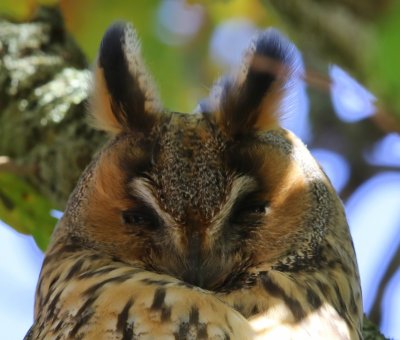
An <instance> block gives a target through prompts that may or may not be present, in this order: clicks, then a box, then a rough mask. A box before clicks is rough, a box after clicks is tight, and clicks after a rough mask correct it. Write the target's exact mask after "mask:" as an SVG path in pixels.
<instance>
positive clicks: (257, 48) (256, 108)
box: [200, 29, 302, 136]
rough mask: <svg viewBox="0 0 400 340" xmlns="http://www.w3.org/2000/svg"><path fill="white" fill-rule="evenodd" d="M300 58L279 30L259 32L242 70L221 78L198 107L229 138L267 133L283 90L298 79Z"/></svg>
mask: <svg viewBox="0 0 400 340" xmlns="http://www.w3.org/2000/svg"><path fill="white" fill-rule="evenodd" d="M301 65H302V60H301V55H300V53H299V52H298V50H297V48H296V47H295V45H294V44H293V43H292V42H291V41H289V40H288V39H287V38H286V37H285V36H284V35H282V34H281V33H280V32H279V31H278V30H275V29H268V30H266V31H264V32H262V33H261V34H260V35H259V36H258V37H257V39H256V40H255V41H253V43H252V45H251V47H250V48H249V49H248V50H247V52H246V54H245V56H244V60H243V64H242V67H241V70H240V71H239V72H238V73H237V74H236V75H235V76H226V77H223V78H221V79H220V80H219V81H218V82H217V83H216V84H215V85H214V87H213V89H212V91H211V94H210V97H209V98H208V99H207V100H206V101H204V102H203V103H201V104H200V108H201V110H202V111H208V112H209V113H213V115H214V118H215V120H216V122H217V124H218V125H219V126H220V128H221V129H222V130H223V131H225V132H226V133H227V134H229V135H231V136H236V135H241V134H247V133H250V132H252V131H266V130H269V129H271V128H273V127H274V126H276V125H277V124H278V118H279V106H280V104H281V102H282V97H283V96H284V92H285V91H283V90H284V88H285V86H286V85H287V84H288V83H289V82H291V81H292V79H293V77H301V76H302V75H301V68H302V67H301Z"/></svg>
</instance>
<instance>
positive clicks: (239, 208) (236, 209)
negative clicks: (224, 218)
mask: <svg viewBox="0 0 400 340" xmlns="http://www.w3.org/2000/svg"><path fill="white" fill-rule="evenodd" d="M267 208H268V202H267V201H265V200H261V199H259V198H257V197H255V195H254V194H250V195H246V196H245V197H242V198H240V199H239V200H238V201H237V202H236V203H235V205H234V206H233V209H232V211H231V214H230V217H229V222H230V223H232V224H247V223H256V222H260V221H261V219H262V218H263V217H264V216H265V214H266V212H267Z"/></svg>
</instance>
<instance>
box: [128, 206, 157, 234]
mask: <svg viewBox="0 0 400 340" xmlns="http://www.w3.org/2000/svg"><path fill="white" fill-rule="evenodd" d="M121 218H122V222H123V223H124V224H125V225H128V226H133V227H141V228H146V229H149V230H155V229H157V228H159V227H160V226H161V221H160V218H159V217H158V215H157V213H156V212H155V211H154V210H153V209H152V208H150V207H149V206H147V205H145V204H137V205H136V206H135V207H134V208H131V209H128V210H124V211H122V213H121Z"/></svg>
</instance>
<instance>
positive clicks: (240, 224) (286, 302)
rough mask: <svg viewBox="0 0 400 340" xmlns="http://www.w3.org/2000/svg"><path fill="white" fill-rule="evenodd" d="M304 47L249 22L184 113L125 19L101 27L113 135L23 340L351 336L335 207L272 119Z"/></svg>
mask: <svg viewBox="0 0 400 340" xmlns="http://www.w3.org/2000/svg"><path fill="white" fill-rule="evenodd" d="M299 58H300V57H299V52H298V51H297V49H296V48H295V46H294V45H293V44H292V43H291V42H290V41H289V40H288V39H287V38H286V37H284V36H283V35H282V34H281V33H280V32H278V31H277V30H274V29H269V30H266V31H264V32H262V33H260V34H259V35H258V37H257V38H256V39H255V40H254V41H253V43H252V44H251V46H250V47H249V49H248V50H247V52H246V53H245V54H244V57H243V63H242V66H241V68H240V70H238V72H237V73H235V74H231V75H228V76H225V77H222V78H221V79H220V80H219V81H217V82H216V84H215V85H214V86H213V88H212V89H211V93H210V95H209V96H208V98H206V99H204V100H203V101H201V102H200V104H199V106H198V108H197V109H196V110H195V112H194V113H192V114H182V113H178V112H172V111H169V110H166V109H164V108H163V106H162V105H161V103H160V101H159V99H158V97H157V94H156V91H155V88H154V86H153V83H152V80H151V78H150V76H149V75H148V74H147V73H146V70H145V66H144V63H143V61H142V59H141V56H140V44H139V42H138V40H137V37H136V33H135V30H134V29H133V28H132V27H131V26H130V25H128V24H125V23H121V22H119V23H115V24H114V25H112V26H111V27H110V28H109V29H108V31H107V32H106V34H105V36H104V38H103V40H102V43H101V46H100V49H99V54H98V58H97V62H96V66H95V70H94V75H93V78H94V80H93V89H92V95H91V103H90V116H91V118H92V121H93V123H94V124H95V125H96V127H97V128H100V129H102V130H105V131H107V132H108V133H109V134H110V135H111V138H110V141H109V142H108V143H107V145H106V146H104V148H103V149H102V150H101V151H100V152H99V153H98V154H97V155H96V157H95V159H94V160H93V162H92V163H91V164H90V165H89V166H88V167H87V169H86V170H85V172H84V173H83V175H82V176H81V179H80V180H79V182H78V184H77V187H76V189H75V190H74V191H73V193H72V194H71V196H70V199H69V201H68V204H67V207H66V209H65V213H64V215H63V217H62V219H61V220H60V221H59V223H58V225H57V226H56V229H55V231H54V233H53V237H52V241H51V244H50V246H49V248H48V250H47V253H46V257H45V260H44V263H43V267H42V271H41V274H40V279H39V282H38V285H37V293H36V302H35V320H34V324H33V326H32V327H31V329H30V331H29V332H28V334H27V336H26V339H361V338H362V335H361V326H362V303H361V291H360V283H359V275H358V269H357V262H356V258H355V254H354V248H353V245H352V240H351V236H350V234H349V229H348V225H347V222H346V217H345V215H344V211H343V206H342V203H341V201H340V199H339V198H338V197H337V195H336V193H335V190H334V189H333V188H332V185H331V183H330V181H329V179H328V178H327V177H326V176H325V174H324V172H323V171H322V170H321V168H320V166H319V165H318V163H317V162H316V161H315V160H314V159H313V157H312V156H311V155H310V153H309V152H308V150H307V148H306V147H305V146H304V145H303V144H302V142H301V141H300V140H299V139H298V138H297V137H296V136H295V135H294V134H293V133H291V132H289V131H287V130H285V129H283V128H281V127H280V125H279V112H280V108H281V103H282V101H283V100H284V96H285V91H284V89H285V87H286V86H288V84H290V82H292V81H294V79H295V78H296V77H297V78H299V77H302V75H301V70H300V69H299Z"/></svg>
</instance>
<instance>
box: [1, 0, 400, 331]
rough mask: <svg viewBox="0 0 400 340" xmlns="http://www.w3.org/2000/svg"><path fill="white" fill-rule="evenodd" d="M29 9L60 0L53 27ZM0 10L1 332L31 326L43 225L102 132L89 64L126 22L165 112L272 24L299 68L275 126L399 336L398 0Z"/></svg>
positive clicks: (234, 64)
mask: <svg viewBox="0 0 400 340" xmlns="http://www.w3.org/2000/svg"><path fill="white" fill-rule="evenodd" d="M40 5H46V6H48V5H51V6H53V5H59V8H60V10H61V13H62V16H63V18H64V21H65V26H64V25H63V21H62V17H61V16H59V14H57V12H56V11H53V12H52V11H50V12H40V11H39V14H38V9H39V8H40V7H39V6H40ZM43 13H44V14H43ZM0 18H2V19H0V329H1V330H2V333H1V334H2V336H1V337H2V338H3V339H21V338H23V336H24V334H25V333H26V331H27V330H28V328H29V327H30V325H31V323H32V318H33V304H34V302H33V301H34V291H35V285H36V281H37V277H38V275H39V271H40V267H41V262H42V260H43V251H44V250H45V248H46V245H47V243H48V240H49V236H50V233H51V230H52V228H53V226H54V224H55V223H56V221H57V218H59V217H60V216H61V214H62V213H61V211H62V209H63V206H64V205H65V201H66V198H67V196H68V193H69V192H70V191H71V190H72V188H73V186H74V183H75V182H76V180H77V177H78V176H79V173H80V172H81V171H82V169H83V168H84V166H86V164H87V163H88V162H89V161H90V157H91V155H92V154H93V152H95V150H96V149H97V148H98V146H99V145H101V143H102V142H103V141H104V136H103V135H101V134H99V133H97V132H94V131H92V130H91V129H90V128H87V127H86V125H84V124H85V118H84V113H85V105H86V98H87V89H88V84H89V74H90V73H89V71H88V68H90V65H91V64H92V63H93V61H94V59H95V56H96V51H97V48H98V46H99V43H100V40H101V38H102V35H103V33H104V31H105V30H106V28H107V27H108V26H109V24H110V23H111V22H113V21H115V20H121V19H122V20H127V21H130V22H132V23H133V24H134V26H135V27H136V29H137V31H138V35H139V37H140V38H141V41H142V53H143V56H144V60H145V62H146V64H147V66H148V69H149V70H150V71H151V73H152V75H153V76H154V78H155V81H156V83H157V85H158V88H159V91H160V93H161V97H162V99H163V101H164V103H165V105H166V107H168V108H170V109H171V110H174V111H180V112H191V111H193V109H194V108H195V107H196V105H197V102H198V101H199V100H200V99H201V98H203V97H205V96H207V94H208V91H209V89H210V87H211V86H212V83H213V81H215V80H216V79H217V78H218V77H219V76H220V75H222V74H223V73H226V72H232V71H234V70H237V69H238V67H239V65H240V60H241V56H242V53H243V51H244V49H245V48H246V47H247V46H248V45H249V43H250V41H251V39H252V38H253V37H254V35H255V34H257V32H259V30H262V29H264V28H266V27H269V26H275V27H277V28H279V29H280V30H281V31H282V32H284V33H285V34H286V35H287V36H288V37H289V38H290V39H291V40H293V41H294V42H295V43H296V45H297V46H298V49H299V53H301V55H302V60H303V64H304V65H303V71H304V72H303V77H302V78H301V79H296V80H294V81H293V83H291V84H289V86H288V87H287V88H286V89H285V91H287V100H285V102H284V103H283V105H282V108H281V109H282V118H281V120H282V124H283V126H284V127H286V128H288V129H290V130H292V131H294V132H295V133H296V134H297V135H298V136H299V137H301V138H302V140H303V141H304V142H305V143H306V144H307V145H308V147H309V148H310V150H311V152H312V153H313V155H314V156H315V157H316V158H317V160H318V161H319V162H320V163H321V165H322V166H323V168H324V169H325V171H326V172H327V174H328V176H329V177H330V178H331V180H332V182H333V185H334V187H335V189H336V190H337V192H338V193H339V194H340V196H341V197H342V199H343V201H344V204H345V208H346V211H347V216H348V220H349V225H350V228H351V232H352V235H353V239H354V244H355V248H356V252H357V256H358V263H359V268H360V274H361V281H362V288H363V299H364V310H365V313H366V314H367V315H368V316H369V317H370V318H371V319H372V320H373V321H374V322H375V323H376V324H378V325H379V326H380V329H381V331H382V332H383V334H384V335H385V336H387V337H390V338H395V339H400V319H399V315H400V266H399V265H400V134H399V131H400V62H399V61H400V2H398V1H394V0H393V1H390V0H383V1H372V0H359V1H357V0H340V1H339V0H336V1H330V0H324V1H314V0H302V1H300V0H297V1H296V0H292V1H286V2H283V1H278V0H265V1H262V0H216V1H195V0H192V1H189V0H187V1H184V0H154V1H135V2H133V1H132V2H128V1H122V0H113V1H108V0H96V1H94V0H86V1H80V0H65V1H64V0H60V1H34V0H17V1H16V0H2V1H1V3H0ZM19 22H26V23H27V24H24V25H23V26H21V24H19ZM42 23H45V26H44V27H45V29H43V31H41V29H42V28H41V27H42V26H40V25H41V24H42ZM35 25H38V26H35ZM46 25H47V26H46ZM46 27H52V28H51V29H50V30H49V29H47V28H46ZM64 30H66V31H67V32H69V34H70V35H66V34H65V32H64ZM60 36H62V38H60ZM46 37H47V38H46ZM18 39H19V40H18ZM35 39H36V40H35ZM21 41H22V42H21ZM36 41H38V42H37V43H36ZM53 46H57V47H56V48H53ZM80 51H83V53H82V52H80ZM49 55H50V57H48V56H49ZM67 100H68V101H67ZM85 138H86V139H85ZM89 142H90V143H89Z"/></svg>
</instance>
